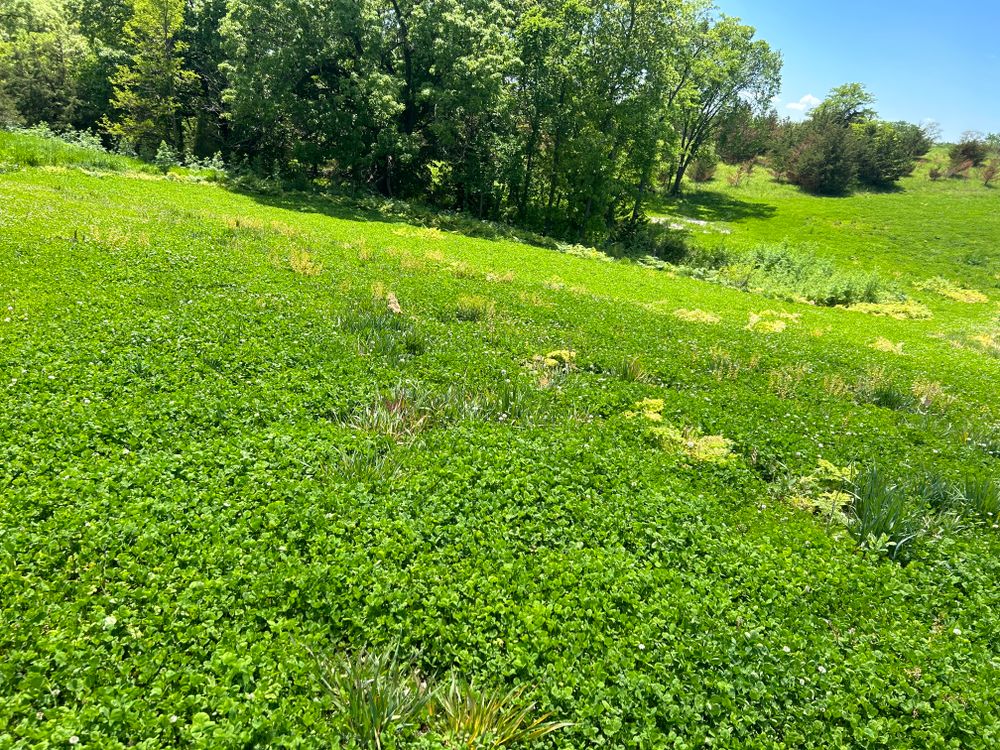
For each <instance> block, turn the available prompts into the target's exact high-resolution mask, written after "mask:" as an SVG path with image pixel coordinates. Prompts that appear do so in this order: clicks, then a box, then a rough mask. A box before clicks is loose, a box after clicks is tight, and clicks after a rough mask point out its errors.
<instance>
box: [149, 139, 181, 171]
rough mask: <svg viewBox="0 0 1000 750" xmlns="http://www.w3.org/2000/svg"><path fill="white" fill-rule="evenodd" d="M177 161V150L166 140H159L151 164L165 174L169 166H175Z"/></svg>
mask: <svg viewBox="0 0 1000 750" xmlns="http://www.w3.org/2000/svg"><path fill="white" fill-rule="evenodd" d="M179 163H180V162H179V161H178V158H177V152H176V151H174V149H173V148H171V147H170V145H169V144H168V143H167V142H166V141H160V146H159V148H157V149H156V156H155V157H153V164H155V165H156V167H157V169H159V170H160V171H161V172H163V173H164V174H166V173H167V172H168V171H169V170H170V168H171V167H176V166H178V164H179Z"/></svg>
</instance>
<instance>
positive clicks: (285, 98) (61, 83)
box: [0, 0, 781, 239]
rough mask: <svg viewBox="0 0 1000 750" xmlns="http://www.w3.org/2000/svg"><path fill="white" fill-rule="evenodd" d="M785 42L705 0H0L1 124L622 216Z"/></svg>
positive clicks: (663, 181) (562, 222)
mask: <svg viewBox="0 0 1000 750" xmlns="http://www.w3.org/2000/svg"><path fill="white" fill-rule="evenodd" d="M780 69H781V60H780V56H779V55H778V54H777V53H776V52H775V51H774V50H772V49H771V48H770V46H769V45H768V44H767V43H766V42H764V41H762V40H759V39H757V38H756V34H755V30H754V29H753V28H752V27H750V26H747V25H745V24H743V23H741V22H740V21H739V20H738V19H735V18H730V17H726V16H724V15H722V14H720V13H718V12H717V11H716V9H715V8H714V7H713V6H712V5H710V4H709V3H707V2H703V1H702V0H326V1H325V2H317V1H315V0H0V119H2V120H4V121H6V122H7V123H9V124H17V123H20V124H29V125H30V124H33V123H38V122H45V123H48V124H49V125H50V126H52V127H54V128H57V129H58V128H70V127H71V128H75V129H88V130H96V131H99V132H100V133H102V134H103V136H104V137H105V138H106V139H110V140H113V142H114V144H115V145H116V146H117V147H118V148H120V149H123V150H129V151H133V152H135V153H137V154H139V155H141V156H144V157H147V158H150V157H152V155H153V154H154V153H155V152H156V151H157V150H158V148H159V147H160V145H161V144H164V145H166V146H167V147H169V148H170V149H172V150H174V151H176V152H177V153H179V154H187V155H189V156H193V157H199V156H200V157H205V156H208V155H211V154H214V153H216V152H222V154H223V156H224V157H225V158H226V160H227V162H229V163H239V164H243V165H245V166H247V167H249V168H252V169H254V170H257V171H259V172H261V173H267V174H269V173H280V174H282V175H285V176H294V175H304V176H306V177H308V178H309V179H325V180H329V181H331V182H336V183H340V184H346V185H349V186H351V187H354V188H363V189H370V190H374V191H378V192H380V193H382V194H384V195H387V196H393V197H404V198H422V199H425V200H428V201H431V202H433V203H435V204H436V205H439V206H444V207H448V208H454V209H458V210H462V211H467V212H470V213H472V214H474V215H476V216H479V217H483V218H490V219H504V220H514V221H517V222H519V223H524V224H527V225H531V226H535V227H538V228H540V229H544V230H545V231H548V232H550V233H553V234H559V235H563V236H567V237H571V238H579V239H583V238H592V237H595V236H599V235H607V234H608V233H609V232H613V231H616V230H618V229H621V228H622V227H627V226H629V225H634V224H635V223H637V222H638V221H639V220H640V219H641V217H642V214H643V206H644V204H645V202H646V201H647V200H648V197H649V196H650V195H651V194H652V193H653V191H655V190H657V189H659V188H660V187H661V186H663V185H667V186H668V187H672V188H674V189H678V188H679V187H680V184H681V180H682V179H683V176H684V174H685V172H686V170H687V169H688V168H689V166H690V164H691V163H692V161H693V160H694V159H695V158H696V156H697V155H698V153H699V152H701V151H702V150H703V149H704V148H705V147H706V146H707V145H709V144H711V142H712V141H713V139H714V137H715V133H716V126H717V124H718V123H719V122H720V121H721V120H722V118H725V117H726V116H728V115H729V114H730V113H731V112H732V111H733V110H734V109H735V108H748V107H749V108H750V109H752V110H753V111H754V112H762V111H764V110H765V109H766V108H767V107H768V106H769V102H770V99H771V97H772V96H773V95H774V94H775V92H776V91H777V88H778V85H779V76H780Z"/></svg>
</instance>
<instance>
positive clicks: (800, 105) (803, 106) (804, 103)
mask: <svg viewBox="0 0 1000 750" xmlns="http://www.w3.org/2000/svg"><path fill="white" fill-rule="evenodd" d="M821 101H823V100H822V99H817V98H816V97H815V96H813V95H812V94H806V95H805V96H803V97H802V98H801V99H799V100H798V101H797V102H789V103H788V104H786V105H785V108H786V109H790V110H793V111H795V112H808V111H809V110H810V109H812V108H813V107H815V106H816V105H817V104H819V103H820V102H821Z"/></svg>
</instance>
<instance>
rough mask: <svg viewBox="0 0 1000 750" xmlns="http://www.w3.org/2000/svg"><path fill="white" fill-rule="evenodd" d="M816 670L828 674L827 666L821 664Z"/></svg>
mask: <svg viewBox="0 0 1000 750" xmlns="http://www.w3.org/2000/svg"><path fill="white" fill-rule="evenodd" d="M816 671H817V672H819V673H820V674H826V667H824V666H823V665H822V664H820V665H819V666H818V667H816Z"/></svg>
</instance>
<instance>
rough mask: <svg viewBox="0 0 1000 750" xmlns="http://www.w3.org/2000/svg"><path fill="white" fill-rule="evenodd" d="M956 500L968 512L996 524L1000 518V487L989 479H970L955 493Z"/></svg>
mask: <svg viewBox="0 0 1000 750" xmlns="http://www.w3.org/2000/svg"><path fill="white" fill-rule="evenodd" d="M955 499H956V501H957V503H958V505H960V506H961V507H962V508H963V509H964V510H965V511H966V512H968V513H973V514H975V515H977V516H981V517H982V518H983V519H984V520H985V521H986V522H987V523H990V524H996V523H997V519H998V518H1000V485H998V484H997V483H996V482H994V481H993V480H992V479H990V478H988V477H968V478H967V479H966V480H965V481H964V482H963V483H962V484H961V485H959V486H958V488H957V490H956V492H955Z"/></svg>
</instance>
